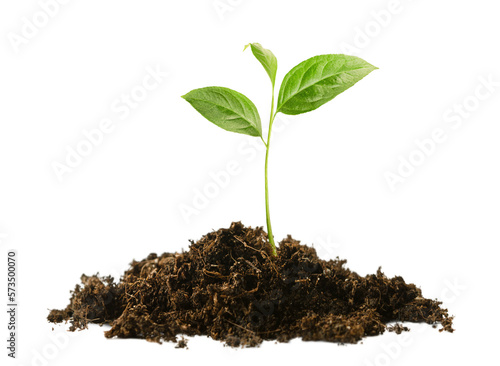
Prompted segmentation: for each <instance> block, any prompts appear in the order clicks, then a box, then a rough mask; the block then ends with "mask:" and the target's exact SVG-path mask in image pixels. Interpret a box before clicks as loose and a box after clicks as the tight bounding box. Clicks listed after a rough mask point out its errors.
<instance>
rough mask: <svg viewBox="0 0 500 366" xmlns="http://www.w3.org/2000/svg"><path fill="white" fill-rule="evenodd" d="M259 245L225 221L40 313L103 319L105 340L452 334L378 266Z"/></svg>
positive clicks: (75, 323)
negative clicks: (427, 329) (417, 330)
mask: <svg viewBox="0 0 500 366" xmlns="http://www.w3.org/2000/svg"><path fill="white" fill-rule="evenodd" d="M268 245H269V244H268V241H267V234H266V233H265V232H264V231H263V229H262V228H256V229H253V228H250V227H244V226H243V225H242V224H241V223H240V222H236V223H233V224H231V227H230V228H229V229H220V230H218V231H216V232H211V233H209V234H207V235H205V236H204V237H202V238H201V239H200V240H199V241H197V242H196V243H195V242H191V245H190V248H189V251H187V252H183V253H164V254H162V255H160V256H158V255H156V254H154V253H152V254H150V255H149V256H148V257H147V258H146V259H144V260H142V261H139V262H138V261H135V260H134V261H133V262H132V263H131V266H130V268H129V269H128V270H127V271H126V272H125V273H124V275H123V277H122V278H121V279H120V281H119V282H115V281H114V280H113V278H111V277H99V276H98V275H95V276H90V277H89V276H85V275H83V276H82V278H81V282H82V284H81V285H77V286H76V288H75V290H74V291H73V292H72V295H71V298H70V303H69V305H68V306H67V307H66V309H64V310H52V311H51V312H50V314H49V316H48V320H49V321H50V322H53V323H60V322H63V321H69V322H70V323H71V327H70V330H71V331H74V330H77V329H84V328H86V327H87V325H88V324H89V323H98V324H104V323H108V324H110V325H111V329H110V330H108V331H106V332H105V336H106V337H107V338H112V337H119V338H144V339H147V340H149V341H155V342H161V341H176V340H177V337H178V336H180V335H181V334H183V335H207V336H210V337H212V338H213V339H216V340H220V341H223V342H225V343H226V344H228V345H229V346H233V347H238V346H257V345H259V344H260V343H261V342H262V341H263V340H277V341H280V342H286V341H288V340H290V339H292V338H296V337H301V338H302V339H303V340H305V341H329V342H340V343H356V342H358V341H359V340H361V339H362V338H363V337H366V336H374V335H377V334H381V333H383V332H384V331H385V330H386V329H387V330H391V331H396V332H398V333H400V332H401V331H403V330H407V329H408V328H406V327H402V326H401V325H399V324H397V325H396V326H390V327H389V329H388V326H387V323H389V322H395V321H410V322H425V323H429V324H432V325H434V326H436V325H437V324H441V326H442V328H441V329H440V331H442V330H446V331H449V332H452V331H453V328H452V319H453V318H452V317H450V316H449V315H448V311H447V310H446V309H443V308H441V307H440V305H441V303H440V302H439V301H435V300H430V299H425V298H423V297H422V293H421V290H420V289H418V288H417V287H416V286H415V285H413V284H407V283H405V281H404V280H403V278H402V277H399V276H397V277H394V278H387V277H386V276H385V275H384V274H383V273H382V272H381V270H380V269H379V270H378V271H377V273H376V274H372V275H368V276H365V277H362V276H359V275H358V274H356V272H352V271H350V270H349V269H347V268H346V267H345V266H344V265H345V263H346V261H345V260H339V259H336V260H329V261H324V260H321V259H319V258H318V257H317V255H316V251H315V250H314V249H313V248H310V247H308V246H305V245H301V244H300V243H299V241H297V240H294V239H292V237H291V236H288V238H286V239H284V240H283V241H282V242H281V243H280V245H279V248H278V257H277V258H271V255H270V251H269V247H268ZM181 341H182V342H185V340H184V339H182V340H181ZM183 346H185V344H183Z"/></svg>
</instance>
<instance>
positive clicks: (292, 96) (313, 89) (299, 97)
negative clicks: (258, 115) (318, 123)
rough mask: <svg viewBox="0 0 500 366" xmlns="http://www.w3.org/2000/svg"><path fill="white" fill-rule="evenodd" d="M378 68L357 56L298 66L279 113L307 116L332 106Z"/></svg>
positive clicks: (324, 58) (283, 94)
mask: <svg viewBox="0 0 500 366" xmlns="http://www.w3.org/2000/svg"><path fill="white" fill-rule="evenodd" d="M375 69H377V67H375V66H373V65H371V64H369V63H368V62H366V61H364V60H362V59H360V58H359V57H355V56H347V55H321V56H315V57H312V58H310V59H308V60H306V61H304V62H301V63H300V64H298V65H297V66H295V67H294V68H293V69H292V70H290V72H289V73H288V74H286V76H285V78H284V79H283V83H282V84H281V88H280V92H279V96H278V108H277V111H278V112H281V113H284V114H301V113H306V112H309V111H312V110H315V109H316V108H319V107H320V106H322V105H323V104H325V103H327V102H329V101H330V100H332V99H333V98H335V97H336V96H337V95H339V94H340V93H342V92H343V91H344V90H347V89H349V88H350V87H351V86H353V85H354V84H356V83H357V82H358V81H360V80H361V79H363V78H364V77H365V76H366V75H368V74H369V73H370V72H372V71H373V70H375Z"/></svg>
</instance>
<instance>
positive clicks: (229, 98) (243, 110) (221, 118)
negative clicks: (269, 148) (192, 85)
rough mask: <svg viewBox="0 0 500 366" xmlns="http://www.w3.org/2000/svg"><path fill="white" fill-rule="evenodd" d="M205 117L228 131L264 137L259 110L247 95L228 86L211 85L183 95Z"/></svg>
mask: <svg viewBox="0 0 500 366" xmlns="http://www.w3.org/2000/svg"><path fill="white" fill-rule="evenodd" d="M182 97H183V98H184V99H185V100H187V101H188V102H189V103H190V104H191V105H192V106H193V107H194V108H195V109H196V110H197V111H198V112H200V113H201V115H202V116H203V117H205V118H206V119H208V120H209V121H210V122H212V123H214V124H215V125H217V126H219V127H220V128H223V129H224V130H226V131H231V132H236V133H242V134H245V135H250V136H260V137H261V138H262V127H261V123H260V117H259V112H258V111H257V108H256V107H255V105H254V104H253V103H252V102H251V101H250V99H248V98H247V97H245V96H244V95H243V94H241V93H238V92H236V91H234V90H231V89H228V88H222V87H219V86H210V87H206V88H200V89H195V90H191V91H190V92H189V93H187V94H186V95H183V96H182Z"/></svg>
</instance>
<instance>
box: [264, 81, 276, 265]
mask: <svg viewBox="0 0 500 366" xmlns="http://www.w3.org/2000/svg"><path fill="white" fill-rule="evenodd" d="M275 117H276V114H275V113H274V85H273V97H272V102H271V117H270V118H269V131H268V133H267V144H265V145H266V166H265V169H266V172H265V179H266V223H267V236H268V238H269V243H270V244H271V251H272V255H273V257H276V256H277V253H276V244H275V243H274V236H273V229H272V228H271V215H270V213H269V189H268V184H267V165H268V159H269V146H270V145H271V131H272V129H273V122H274V118H275Z"/></svg>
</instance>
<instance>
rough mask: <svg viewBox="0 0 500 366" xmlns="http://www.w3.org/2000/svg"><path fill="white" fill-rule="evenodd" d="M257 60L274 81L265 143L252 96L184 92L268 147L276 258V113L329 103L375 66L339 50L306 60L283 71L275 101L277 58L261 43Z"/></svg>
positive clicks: (214, 89)
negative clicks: (272, 152) (272, 153)
mask: <svg viewBox="0 0 500 366" xmlns="http://www.w3.org/2000/svg"><path fill="white" fill-rule="evenodd" d="M248 47H250V49H251V50H252V53H253V55H254V56H255V58H256V59H257V60H258V61H259V62H260V63H261V64H262V66H263V67H264V69H265V70H266V72H267V74H268V75H269V78H270V79H271V86H272V96H271V115H270V118H269V128H268V133H267V141H265V140H264V138H263V135H262V125H261V121H260V116H259V112H258V111H257V108H256V107H255V105H254V104H253V103H252V101H251V100H250V99H248V98H247V97H246V96H244V95H243V94H241V93H238V92H236V91H234V90H232V89H228V88H223V87H218V86H210V87H206V88H200V89H195V90H192V91H190V92H189V93H187V94H186V95H184V96H183V98H184V99H185V100H187V101H188V102H189V103H190V104H191V105H192V106H193V107H194V108H195V109H196V110H197V111H198V112H199V113H200V114H201V115H202V116H203V117H205V118H206V119H208V120H209V121H210V122H212V123H214V124H215V125H217V126H219V127H221V128H223V129H224V130H226V131H231V132H237V133H242V134H245V135H250V136H255V137H258V138H260V139H261V140H262V143H263V144H264V145H265V147H266V161H265V174H264V176H265V194H266V223H267V233H268V237H269V243H270V244H271V251H272V254H273V256H276V244H275V243H274V237H273V230H272V228H271V216H270V213H269V189H268V176H267V171H268V169H267V167H268V160H269V146H270V143H271V131H272V127H273V122H274V119H275V118H276V115H277V114H278V113H279V112H281V113H284V114H289V115H296V114H301V113H306V112H310V111H313V110H315V109H317V108H319V107H321V106H322V105H323V104H325V103H327V102H329V101H330V100H332V99H333V98H335V97H336V96H337V95H339V94H340V93H342V92H343V91H345V90H347V89H349V88H350V87H351V86H353V85H354V84H356V83H357V82H358V81H360V80H361V79H363V78H364V77H365V76H366V75H368V74H369V73H370V72H372V71H373V70H375V69H377V68H376V67H375V66H373V65H371V64H369V63H368V62H366V61H364V60H362V59H360V58H359V57H355V56H347V55H341V54H332V55H321V56H315V57H312V58H310V59H308V60H305V61H303V62H301V63H300V64H298V65H297V66H295V67H294V68H293V69H291V70H290V71H289V72H288V74H286V75H285V77H284V79H283V82H282V83H281V87H280V90H279V94H278V102H277V104H275V100H274V94H275V93H274V90H275V84H276V72H277V70H278V61H277V60H276V57H275V56H274V54H273V53H272V52H271V51H270V50H268V49H265V48H264V47H262V46H261V45H260V44H259V43H250V44H248V45H246V46H245V50H246V49H247V48H248Z"/></svg>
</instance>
